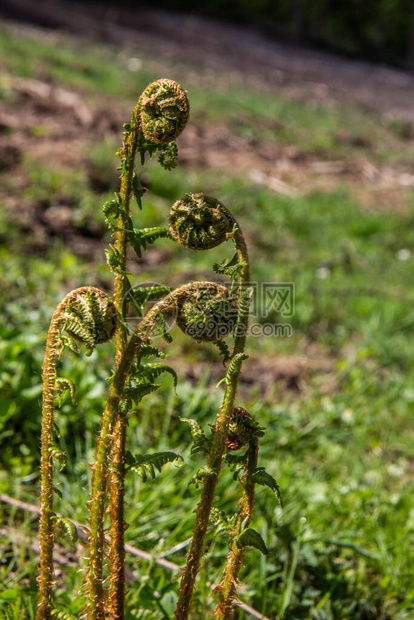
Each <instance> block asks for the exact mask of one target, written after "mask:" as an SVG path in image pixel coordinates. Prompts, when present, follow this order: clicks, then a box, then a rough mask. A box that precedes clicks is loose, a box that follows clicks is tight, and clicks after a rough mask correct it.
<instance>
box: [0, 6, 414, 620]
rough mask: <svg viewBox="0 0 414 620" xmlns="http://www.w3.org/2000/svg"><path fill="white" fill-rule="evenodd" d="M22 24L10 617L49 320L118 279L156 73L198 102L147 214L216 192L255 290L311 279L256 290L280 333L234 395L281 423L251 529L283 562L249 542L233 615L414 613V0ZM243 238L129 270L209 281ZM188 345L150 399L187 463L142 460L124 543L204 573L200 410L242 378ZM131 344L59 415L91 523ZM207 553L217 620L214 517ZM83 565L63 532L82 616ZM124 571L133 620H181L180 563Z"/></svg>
mask: <svg viewBox="0 0 414 620" xmlns="http://www.w3.org/2000/svg"><path fill="white" fill-rule="evenodd" d="M0 17H1V21H0V266H1V268H0V442H1V450H0V465H1V466H0V493H1V496H0V500H1V503H0V511H1V516H2V525H1V526H0V549H1V555H0V557H1V559H0V616H1V614H3V615H4V617H5V618H6V619H9V618H10V619H17V618H30V619H31V618H35V607H36V583H35V575H36V564H37V561H38V539H37V516H36V514H34V513H35V511H36V507H37V506H38V495H39V471H38V464H39V447H40V442H39V436H40V411H41V368H42V361H43V354H44V343H45V339H46V334H47V329H48V325H49V321H50V317H51V315H52V313H53V310H54V308H55V306H56V305H57V303H58V302H59V300H60V299H61V298H62V297H63V296H64V295H65V294H66V293H67V292H68V291H69V290H71V289H73V288H76V287H77V286H83V285H85V284H90V285H94V286H98V287H100V288H102V289H104V290H106V291H110V290H111V287H112V283H111V275H110V274H109V272H108V271H107V269H106V266H105V260H104V250H105V248H107V247H108V244H109V243H110V238H109V235H108V233H107V231H106V227H105V224H104V218H103V215H102V205H103V203H104V202H105V201H107V200H109V199H111V198H112V197H113V193H114V192H115V191H117V189H118V187H119V177H118V172H117V170H116V168H117V166H118V159H117V156H116V154H115V153H116V151H117V149H118V148H119V145H120V143H121V140H122V125H123V123H125V122H127V121H129V118H130V114H131V109H132V108H133V106H135V103H136V100H137V98H138V97H139V95H140V93H141V92H142V91H143V89H144V88H145V86H146V85H147V84H148V83H149V82H151V81H152V80H154V79H157V78H159V77H169V78H172V79H175V80H177V81H178V82H180V83H181V84H182V85H183V86H184V87H185V88H186V89H187V90H188V95H189V99H190V102H191V118H190V122H189V124H188V126H187V128H186V130H185V131H184V133H183V134H182V136H180V138H179V140H178V150H179V166H178V168H176V169H175V170H173V171H171V172H166V171H164V170H162V169H160V167H159V166H158V165H157V163H156V162H155V161H154V162H152V161H151V162H148V163H146V164H145V166H144V167H142V168H141V167H139V166H138V176H139V178H140V179H141V181H142V183H143V184H144V185H145V186H146V187H147V188H148V191H147V192H146V194H145V199H144V209H143V211H142V212H136V213H134V220H135V223H136V225H137V226H158V225H160V226H163V225H165V223H166V220H167V217H168V212H169V209H170V207H171V205H172V204H173V203H174V202H175V201H176V200H177V199H178V198H180V197H181V196H182V195H183V194H185V193H186V192H198V191H204V192H205V193H208V194H210V195H213V196H215V197H217V198H218V199H219V200H220V201H221V202H223V203H224V204H225V205H226V206H227V207H228V208H229V209H230V210H231V211H232V212H233V213H234V214H235V216H236V217H237V219H238V221H239V222H240V225H241V227H242V228H243V230H244V232H245V235H246V238H247V242H248V245H249V249H250V253H251V258H252V277H253V279H254V282H257V283H270V284H275V283H276V284H277V285H280V284H283V283H287V284H292V285H293V288H294V299H293V301H294V312H293V315H292V313H290V314H289V313H286V312H284V308H283V306H281V305H280V304H278V303H277V300H276V299H275V300H274V303H273V304H270V306H268V307H267V308H266V313H264V312H263V311H260V307H263V306H260V303H259V302H260V301H263V300H260V299H258V300H256V304H255V306H254V308H255V309H256V310H257V309H258V308H259V310H257V311H256V312H255V314H254V316H253V321H254V323H255V325H258V326H259V327H264V326H265V325H271V326H280V329H279V330H276V331H273V332H272V335H269V333H268V334H267V335H266V334H265V333H264V331H265V330H263V329H262V331H261V332H260V329H259V330H258V332H257V333H259V332H260V333H261V334H262V335H256V336H251V338H250V340H249V354H250V358H249V360H248V361H247V363H246V366H245V371H244V374H243V377H242V380H241V384H240V390H239V399H238V404H239V405H242V406H244V407H246V408H247V409H248V410H249V411H250V412H251V413H252V415H254V417H255V418H256V419H257V420H258V422H259V423H260V424H261V426H263V427H264V428H265V429H266V434H265V436H264V437H263V439H262V440H261V451H260V462H259V465H262V466H266V468H267V470H268V471H269V472H270V473H271V474H272V475H273V476H274V477H275V478H276V479H277V480H278V483H279V485H280V487H281V491H282V495H283V499H284V508H283V510H282V509H281V507H280V506H279V505H278V502H277V499H276V498H275V497H273V496H272V495H271V494H270V493H269V492H268V491H267V490H266V489H264V488H263V489H258V491H257V501H256V506H255V516H254V521H253V524H252V526H253V527H254V528H255V529H257V530H258V531H259V532H260V533H261V534H262V536H263V538H264V539H265V541H266V543H267V545H268V547H269V548H270V549H271V551H272V555H271V556H269V557H267V558H264V557H259V554H258V552H256V551H255V550H249V551H248V552H247V553H246V556H245V567H244V569H243V572H242V574H241V583H240V588H239V596H240V599H241V600H243V601H244V602H245V603H248V604H249V605H251V606H252V607H253V608H254V610H256V612H255V613H256V616H254V615H252V613H253V612H252V613H250V612H247V611H245V610H239V611H238V612H237V614H238V615H237V617H238V618H240V619H245V618H246V619H247V618H251V617H262V615H263V617H265V618H271V619H272V620H273V619H277V620H279V619H281V618H284V619H295V620H297V619H299V618H304V619H309V620H311V619H312V620H314V619H316V620H345V619H350V618H352V619H353V620H354V619H355V620H402V619H412V618H414V597H413V592H412V586H411V582H412V574H413V569H414V566H413V564H414V549H413V543H414V509H413V507H412V500H411V498H412V494H413V487H414V484H413V472H414V454H413V448H412V446H413V439H414V425H413V411H414V388H413V385H414V352H413V345H412V343H413V341H414V293H413V286H412V283H413V278H414V263H413V260H414V189H413V188H414V172H413V163H414V143H413V137H414V109H413V105H412V102H413V100H414V74H413V73H412V69H413V65H414V8H413V3H412V2H411V1H409V0H380V1H377V2H374V1H368V2H365V3H364V4H363V5H361V4H360V3H358V2H356V1H354V2H351V1H349V2H338V1H335V2H334V0H291V1H290V2H289V1H288V0H286V1H281V2H277V3H276V2H271V1H270V0H260V1H258V0H256V1H255V2H253V0H233V1H228V2H222V1H220V0H212V1H210V2H206V3H205V4H204V5H203V6H202V7H201V6H200V7H197V8H196V7H194V5H193V3H189V2H186V1H185V0H183V1H182V2H180V1H172V0H171V1H168V0H165V1H164V2H158V3H154V2H151V3H150V2H148V3H145V2H141V3H139V4H138V3H136V2H135V3H132V2H128V1H125V2H122V1H118V2H117V3H116V6H114V5H113V3H110V2H107V3H106V4H105V3H103V2H82V3H75V2H70V1H69V0H68V1H66V2H63V1H60V0H48V1H47V0H44V1H43V2H35V1H32V0H2V4H1V7H0ZM230 254H231V248H222V247H220V248H218V249H217V250H215V251H214V252H208V253H192V252H190V251H188V250H185V249H182V248H179V247H176V246H175V245H173V244H172V243H171V242H170V241H168V240H160V241H159V242H158V243H157V244H156V246H155V247H154V248H151V249H150V251H148V252H147V253H146V254H145V255H144V256H143V257H142V258H141V259H138V258H137V257H135V256H133V255H131V257H130V264H129V269H130V272H131V280H132V281H133V282H134V284H139V283H142V282H148V281H155V282H159V283H166V284H171V285H179V284H182V283H184V282H188V281H190V280H193V279H195V280H197V279H199V280H202V279H212V278H213V272H212V265H213V263H215V262H219V261H220V260H222V259H223V258H225V257H227V256H230ZM293 288H291V290H293ZM172 335H173V337H174V341H173V343H172V344H171V345H169V346H168V353H169V363H170V364H171V365H172V366H173V367H174V368H175V370H176V371H177V373H178V375H179V378H180V380H179V384H178V387H177V390H176V391H175V390H174V389H173V387H172V386H171V384H170V382H169V381H168V379H166V380H165V382H164V383H163V386H162V389H161V390H160V391H159V392H157V393H155V394H153V395H151V396H149V397H147V398H146V400H145V401H143V403H142V408H141V410H140V411H139V412H138V413H136V414H134V415H133V416H132V417H131V420H130V429H129V430H130V448H131V451H132V452H134V453H142V454H145V453H147V452H155V451H159V450H166V449H170V450H176V451H177V452H179V453H180V454H182V455H183V457H184V459H185V464H184V465H183V466H182V467H180V468H177V467H176V466H174V465H170V466H169V469H168V468H167V469H166V471H165V472H163V473H162V474H161V475H160V476H159V477H158V478H157V479H156V480H155V481H154V482H149V483H146V484H143V483H142V481H141V480H140V479H139V478H133V474H132V473H131V474H130V476H131V478H130V479H128V484H127V490H126V492H127V502H128V506H127V521H128V522H129V523H130V527H129V529H128V530H127V533H126V535H127V540H128V542H130V543H131V544H133V545H135V546H136V547H138V548H140V549H143V550H146V551H149V552H151V553H153V554H154V557H155V556H164V557H167V558H168V559H169V560H170V561H172V562H174V563H176V564H177V565H182V564H183V563H184V559H185V553H186V550H187V546H188V541H189V537H190V535H191V528H192V521H193V515H192V510H193V509H194V507H195V505H196V503H197V501H198V497H199V490H197V489H195V487H194V486H188V483H189V481H190V480H191V478H192V476H193V475H194V473H195V472H196V471H197V469H198V468H199V467H200V466H201V465H202V459H201V457H200V456H197V455H191V454H190V448H191V438H190V433H189V429H188V426H187V425H186V424H184V423H182V422H180V420H179V416H183V417H186V418H189V417H194V418H195V419H197V420H198V421H199V423H200V424H202V426H203V427H204V428H205V430H206V431H208V428H209V427H208V424H211V423H212V422H213V420H214V418H215V412H216V411H217V407H218V404H219V402H220V398H221V392H220V389H216V388H215V385H216V383H217V381H218V380H219V379H221V377H222V375H223V368H222V366H221V362H220V359H219V356H218V353H217V352H216V351H213V350H212V347H211V346H209V345H199V346H198V345H197V346H195V345H194V344H193V343H190V342H188V341H187V340H186V339H185V337H184V336H181V335H179V334H178V333H177V331H176V330H174V329H173V330H172ZM112 353H113V351H112V348H111V346H110V345H108V346H107V347H106V348H105V347H101V348H100V350H99V351H97V352H95V353H94V354H93V356H92V357H91V358H85V357H84V356H80V357H79V356H78V357H77V356H74V355H70V354H67V355H66V356H65V357H64V360H63V362H62V371H61V372H62V374H64V376H68V377H70V378H72V379H73V380H74V381H75V383H76V385H77V403H78V404H77V405H76V406H74V405H72V404H71V403H69V402H68V401H67V402H65V403H64V405H63V406H62V408H61V410H60V412H59V413H58V414H57V421H58V425H59V427H60V431H61V436H60V439H59V442H60V445H61V447H62V449H64V450H65V452H66V453H67V457H68V465H67V468H66V470H65V471H63V472H59V473H57V474H56V479H57V486H58V488H59V490H60V491H61V493H62V499H61V500H60V499H59V498H58V497H56V506H57V510H58V511H60V512H62V513H63V514H65V515H66V516H70V517H73V518H75V519H77V520H78V521H80V522H85V519H86V515H85V503H86V501H87V498H88V486H89V484H90V480H89V477H90V470H89V468H88V463H91V462H92V461H93V457H94V452H95V447H96V436H97V433H98V430H99V423H100V416H101V411H102V407H103V403H104V402H105V395H106V393H107V382H106V377H107V376H108V375H109V374H110V369H111V365H112ZM238 496H239V488H238V485H237V483H235V482H234V481H233V476H232V473H231V472H229V471H228V470H227V469H224V470H223V474H222V476H221V481H220V484H219V488H218V494H217V503H216V506H217V507H218V508H220V509H221V510H224V511H225V512H226V513H228V514H231V513H232V511H234V510H235V507H236V505H237V501H238ZM16 500H20V501H23V502H25V503H26V504H29V505H30V506H31V509H32V512H30V511H29V510H27V509H25V510H23V509H22V507H21V506H20V507H19V505H17V504H16ZM7 502H8V503H7ZM13 502H14V503H13ZM207 548H208V555H207V556H206V559H205V567H206V571H205V573H204V574H203V576H202V577H201V578H200V582H199V585H198V588H197V592H196V599H195V607H194V618H200V619H201V618H205V617H206V613H207V612H208V613H209V612H210V610H211V609H212V607H213V602H212V600H211V586H212V585H214V584H217V583H218V582H219V580H220V574H221V568H222V566H223V561H224V558H225V555H226V552H227V541H226V538H225V536H224V535H221V536H218V537H216V536H214V531H213V530H211V531H210V532H209V535H208V539H207ZM84 555H85V550H84V549H82V547H81V546H80V544H79V543H78V544H73V543H71V542H70V541H68V540H66V539H62V540H61V541H60V542H59V545H58V556H57V559H56V567H57V568H56V579H57V584H58V585H57V604H58V606H59V609H61V610H62V611H65V612H66V613H68V614H70V615H71V617H79V614H80V613H81V609H82V607H83V605H84V600H83V599H82V597H77V596H76V592H77V591H78V589H79V587H80V585H81V581H82V574H79V572H78V569H79V565H82V561H83V560H82V558H83V557H84ZM128 566H129V568H130V569H131V571H132V573H133V574H135V576H136V580H135V581H131V583H130V584H129V593H128V601H127V602H128V612H127V613H128V615H127V617H128V618H140V619H144V618H145V619H150V618H157V619H159V618H162V619H163V620H164V619H169V618H172V615H173V611H174V607H175V601H176V592H177V589H178V583H177V582H174V581H173V580H172V574H173V573H172V572H171V571H167V570H166V569H165V568H162V567H160V566H157V565H156V564H155V563H148V562H146V561H144V560H139V559H137V558H136V557H133V556H130V557H128ZM132 573H131V574H132ZM1 617H3V616H1ZM68 617H69V616H68Z"/></svg>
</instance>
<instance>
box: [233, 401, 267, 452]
mask: <svg viewBox="0 0 414 620" xmlns="http://www.w3.org/2000/svg"><path fill="white" fill-rule="evenodd" d="M262 435H263V431H262V430H261V429H260V427H259V425H258V424H257V422H256V421H255V420H254V419H253V417H252V416H251V415H250V413H249V412H248V411H247V410H246V409H244V408H243V407H234V408H233V412H232V414H231V418H230V423H229V432H228V435H227V438H226V448H227V450H241V448H243V447H244V446H246V445H247V444H248V443H249V442H250V441H253V440H254V439H255V438H256V437H261V436H262Z"/></svg>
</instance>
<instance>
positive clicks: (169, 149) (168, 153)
mask: <svg viewBox="0 0 414 620" xmlns="http://www.w3.org/2000/svg"><path fill="white" fill-rule="evenodd" d="M177 157H178V149H177V145H176V143H175V142H170V143H169V144H167V145H165V146H164V147H163V148H162V150H161V153H160V154H159V156H158V162H159V163H160V165H161V166H162V167H163V168H164V170H172V169H173V168H175V167H176V166H177Z"/></svg>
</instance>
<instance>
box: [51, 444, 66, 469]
mask: <svg viewBox="0 0 414 620" xmlns="http://www.w3.org/2000/svg"><path fill="white" fill-rule="evenodd" d="M49 452H50V454H51V456H52V458H53V459H55V460H56V461H59V464H60V471H62V470H63V469H65V467H66V454H65V453H64V452H62V450H61V449H60V448H59V446H58V445H57V444H55V442H53V441H51V442H50V443H49Z"/></svg>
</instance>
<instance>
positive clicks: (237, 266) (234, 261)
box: [213, 252, 247, 280]
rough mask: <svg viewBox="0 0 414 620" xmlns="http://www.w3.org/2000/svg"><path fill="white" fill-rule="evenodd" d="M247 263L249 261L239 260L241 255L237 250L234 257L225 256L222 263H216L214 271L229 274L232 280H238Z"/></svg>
mask: <svg viewBox="0 0 414 620" xmlns="http://www.w3.org/2000/svg"><path fill="white" fill-rule="evenodd" d="M246 265H247V263H246V262H245V261H239V255H238V253H237V252H236V254H235V255H234V256H233V258H231V259H227V258H225V259H224V260H222V261H221V263H215V264H214V265H213V271H215V273H220V274H222V275H226V276H229V277H230V278H231V279H232V280H236V279H237V278H238V277H239V275H240V273H241V271H242V270H243V269H244V267H246Z"/></svg>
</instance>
